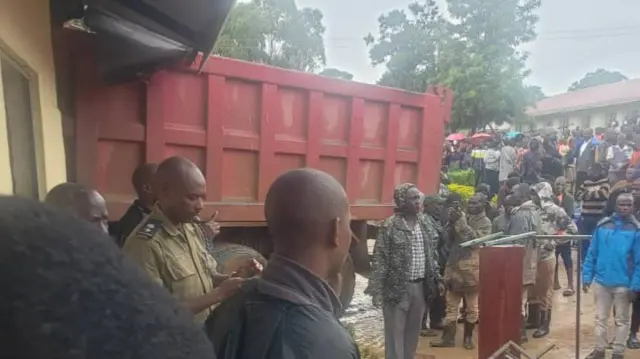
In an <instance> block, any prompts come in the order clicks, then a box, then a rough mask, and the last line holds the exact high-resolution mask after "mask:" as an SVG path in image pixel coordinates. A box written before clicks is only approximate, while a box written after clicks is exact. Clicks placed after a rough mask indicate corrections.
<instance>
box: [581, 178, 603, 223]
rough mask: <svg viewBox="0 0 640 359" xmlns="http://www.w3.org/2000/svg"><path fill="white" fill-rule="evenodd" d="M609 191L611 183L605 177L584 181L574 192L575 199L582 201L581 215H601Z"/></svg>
mask: <svg viewBox="0 0 640 359" xmlns="http://www.w3.org/2000/svg"><path fill="white" fill-rule="evenodd" d="M610 192H611V185H610V184H609V180H608V179H606V178H603V179H601V180H598V181H591V180H586V181H584V184H583V185H582V186H581V187H580V189H579V190H578V192H577V193H576V199H578V200H580V201H581V202H582V216H603V215H604V212H605V209H606V208H607V201H608V200H609V193H610Z"/></svg>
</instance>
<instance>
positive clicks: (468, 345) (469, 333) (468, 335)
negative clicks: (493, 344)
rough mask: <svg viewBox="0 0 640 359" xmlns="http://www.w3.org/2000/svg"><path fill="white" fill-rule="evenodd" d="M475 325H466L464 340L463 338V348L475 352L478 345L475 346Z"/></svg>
mask: <svg viewBox="0 0 640 359" xmlns="http://www.w3.org/2000/svg"><path fill="white" fill-rule="evenodd" d="M475 326H476V325H475V324H473V323H464V338H463V341H462V343H463V346H464V348H465V349H467V350H473V349H475V348H476V345H475V344H473V329H474V328H475Z"/></svg>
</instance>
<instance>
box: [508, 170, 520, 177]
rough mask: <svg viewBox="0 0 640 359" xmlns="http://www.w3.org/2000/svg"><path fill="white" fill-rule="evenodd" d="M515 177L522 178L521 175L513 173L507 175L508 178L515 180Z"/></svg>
mask: <svg viewBox="0 0 640 359" xmlns="http://www.w3.org/2000/svg"><path fill="white" fill-rule="evenodd" d="M514 177H518V178H520V173H518V172H516V171H513V172H509V174H508V175H507V178H514Z"/></svg>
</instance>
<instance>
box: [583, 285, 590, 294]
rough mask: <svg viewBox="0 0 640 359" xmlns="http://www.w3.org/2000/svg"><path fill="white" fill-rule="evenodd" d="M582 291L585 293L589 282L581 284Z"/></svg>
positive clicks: (587, 290)
mask: <svg viewBox="0 0 640 359" xmlns="http://www.w3.org/2000/svg"><path fill="white" fill-rule="evenodd" d="M582 291H583V292H585V293H587V292H589V284H583V285H582Z"/></svg>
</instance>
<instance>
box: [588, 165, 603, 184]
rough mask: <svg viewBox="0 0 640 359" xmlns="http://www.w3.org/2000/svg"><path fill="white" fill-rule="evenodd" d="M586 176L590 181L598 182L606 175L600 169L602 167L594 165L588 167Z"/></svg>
mask: <svg viewBox="0 0 640 359" xmlns="http://www.w3.org/2000/svg"><path fill="white" fill-rule="evenodd" d="M587 176H588V177H589V179H590V180H592V181H598V180H601V179H603V178H604V177H605V176H606V174H605V171H604V169H603V168H602V165H600V164H599V163H594V164H592V165H591V166H589V170H588V171H587Z"/></svg>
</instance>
